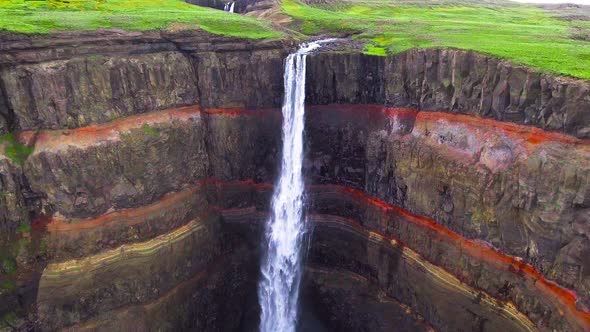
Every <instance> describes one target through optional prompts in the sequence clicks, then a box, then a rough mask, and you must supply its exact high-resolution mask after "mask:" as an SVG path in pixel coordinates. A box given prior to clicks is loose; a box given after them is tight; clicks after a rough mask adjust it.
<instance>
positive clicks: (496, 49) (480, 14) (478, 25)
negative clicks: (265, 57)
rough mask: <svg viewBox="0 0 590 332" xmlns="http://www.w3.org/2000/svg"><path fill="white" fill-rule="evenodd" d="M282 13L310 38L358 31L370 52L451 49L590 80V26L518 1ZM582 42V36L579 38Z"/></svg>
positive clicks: (288, 9)
mask: <svg viewBox="0 0 590 332" xmlns="http://www.w3.org/2000/svg"><path fill="white" fill-rule="evenodd" d="M282 7H283V10H284V11H285V13H287V14H288V15H289V16H291V17H293V18H294V19H295V20H296V21H297V22H299V23H298V24H299V29H300V31H301V32H303V33H305V34H309V35H312V34H319V33H355V34H356V35H355V38H358V39H361V40H365V41H366V42H367V43H366V48H365V52H367V53H369V54H374V55H386V54H391V53H397V52H402V51H404V50H407V49H410V48H427V47H449V48H458V49H465V50H475V51H478V52H482V53H486V54H490V55H494V56H497V57H500V58H504V59H509V60H511V61H513V62H516V63H521V64H525V65H528V66H532V67H536V68H539V69H542V70H545V71H549V72H554V73H559V74H566V75H570V76H575V77H580V78H585V79H590V41H589V40H590V39H586V40H584V39H585V38H583V36H584V33H587V32H588V31H590V21H582V20H579V21H575V20H572V21H567V20H562V19H558V18H557V17H555V16H554V15H552V14H551V13H549V12H548V11H545V10H544V9H542V8H539V7H535V6H531V5H524V4H518V3H512V2H484V1H480V2H476V1H463V2H444V1H403V0H402V1H385V0H383V1H378V0H363V1H339V2H333V3H331V4H330V3H329V4H322V5H315V6H314V5H311V6H310V5H305V4H303V3H301V2H297V1H295V0H284V1H283V4H282ZM580 37H582V38H580Z"/></svg>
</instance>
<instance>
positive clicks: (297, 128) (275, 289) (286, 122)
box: [258, 39, 330, 332]
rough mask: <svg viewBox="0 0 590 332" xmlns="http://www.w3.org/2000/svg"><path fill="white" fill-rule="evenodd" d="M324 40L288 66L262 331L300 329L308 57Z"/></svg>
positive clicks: (265, 266) (290, 59) (268, 230)
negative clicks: (298, 316)
mask: <svg viewBox="0 0 590 332" xmlns="http://www.w3.org/2000/svg"><path fill="white" fill-rule="evenodd" d="M327 41H330V39H328V40H321V41H317V42H312V43H309V44H303V45H302V46H301V47H300V48H299V50H298V51H297V52H295V53H293V54H290V55H289V56H288V57H287V60H286V62H285V74H284V75H285V76H284V85H285V97H284V100H283V110H282V111H283V159H282V163H281V173H280V178H279V181H278V183H277V186H276V187H275V191H274V194H273V198H272V214H271V217H270V219H269V220H268V223H267V226H266V233H265V235H266V248H265V249H266V252H265V254H266V255H265V257H264V258H263V261H262V267H261V272H262V277H261V280H260V283H259V287H258V298H259V301H260V307H261V309H262V315H261V319H260V331H261V332H279V331H280V332H292V331H295V328H296V325H297V309H298V308H297V305H298V298H299V283H300V281H301V269H302V264H301V260H302V242H303V236H304V233H305V225H304V221H303V194H304V193H303V190H304V183H303V177H302V175H301V171H302V164H303V127H304V123H303V120H304V113H305V108H304V101H305V58H306V56H307V54H308V53H309V52H311V51H313V50H315V49H317V48H319V47H320V44H321V43H324V42H327Z"/></svg>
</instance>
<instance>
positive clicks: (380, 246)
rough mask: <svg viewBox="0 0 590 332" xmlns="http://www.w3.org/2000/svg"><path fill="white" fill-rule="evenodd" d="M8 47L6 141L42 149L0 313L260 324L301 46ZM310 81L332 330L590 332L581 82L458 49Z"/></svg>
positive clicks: (318, 220)
mask: <svg viewBox="0 0 590 332" xmlns="http://www.w3.org/2000/svg"><path fill="white" fill-rule="evenodd" d="M2 40H3V42H2V44H1V45H2V46H0V87H1V89H0V91H1V92H2V93H1V94H0V113H1V114H2V115H3V122H2V123H3V126H2V128H3V129H2V130H3V132H6V131H11V132H14V133H15V134H17V135H16V136H17V138H18V140H19V141H20V142H21V143H22V144H26V145H29V146H31V147H34V151H33V152H32V153H31V154H30V155H27V156H25V157H24V158H22V160H15V159H14V156H12V155H10V154H9V153H5V156H4V157H3V158H2V160H1V163H0V176H1V181H0V182H1V185H2V188H3V191H4V192H6V194H4V195H2V196H0V203H1V204H0V206H1V208H0V212H1V213H0V218H2V219H1V220H0V221H1V222H0V225H2V229H3V230H10V232H16V235H15V237H13V238H11V239H10V240H9V241H8V243H7V245H8V246H9V247H11V249H10V250H7V251H4V249H3V251H2V254H3V255H1V256H2V257H0V259H2V272H3V274H1V275H0V284H1V285H3V287H4V285H5V283H4V281H6V280H11V279H15V278H16V280H17V283H16V288H14V287H12V288H11V290H8V288H6V289H5V288H3V291H2V292H1V293H0V298H1V299H2V301H0V304H1V305H0V311H1V312H2V313H3V315H0V316H1V317H0V318H3V319H4V318H5V317H8V316H10V314H12V310H14V308H15V307H22V309H20V310H21V311H20V312H19V313H18V314H19V315H22V314H23V313H24V314H29V315H30V316H31V319H30V320H29V321H30V324H31V326H33V327H34V328H38V329H46V330H53V329H74V330H79V329H85V330H109V329H112V328H113V327H118V326H134V325H133V324H138V325H137V326H138V327H141V328H143V329H146V330H148V329H150V328H151V329H154V330H155V329H162V330H178V329H198V330H220V329H221V330H235V329H244V328H246V329H247V328H248V326H249V327H251V326H253V323H252V321H251V319H250V318H248V317H249V315H250V316H251V315H253V316H256V311H257V310H258V309H257V307H256V302H255V287H256V286H255V285H256V279H257V270H256V267H257V266H258V262H257V259H258V255H259V253H258V244H259V241H260V238H261V237H260V231H261V224H262V222H263V221H264V220H265V218H266V216H267V211H268V204H269V202H270V194H271V192H272V188H271V187H270V185H269V183H272V182H273V180H274V177H275V173H276V169H277V166H278V165H277V161H278V154H279V153H280V151H279V146H280V142H279V139H280V122H281V118H280V112H279V111H278V109H276V107H278V106H279V105H280V102H281V95H282V59H283V57H284V55H285V54H286V53H287V52H288V47H289V42H283V41H260V42H252V41H244V40H242V41H240V40H235V39H229V38H224V37H213V36H210V35H208V34H205V33H202V32H187V31H178V32H173V31H168V32H149V33H148V32H146V33H128V32H113V31H107V32H102V33H98V34H97V33H88V34H69V33H64V34H60V35H56V36H50V37H22V36H2ZM95 54H100V56H96V55H95ZM309 66H310V70H309V71H308V75H309V77H308V82H309V84H308V91H307V97H308V101H310V102H312V103H314V104H328V105H321V106H313V107H309V108H308V116H307V123H306V128H307V137H306V149H307V152H308V154H307V159H306V163H305V174H306V175H307V177H308V180H309V184H310V189H309V190H310V201H309V206H310V211H309V213H310V222H311V224H313V225H315V227H314V232H313V237H312V239H311V244H310V249H311V251H310V255H309V263H310V266H309V269H308V273H307V279H306V280H307V281H306V285H307V288H306V292H307V293H310V294H316V295H321V298H318V299H317V301H319V302H318V303H316V307H318V308H322V307H324V311H322V310H320V309H318V312H320V311H321V312H322V313H321V314H320V316H321V318H322V319H324V323H325V324H327V325H328V326H331V327H332V328H335V329H338V328H347V329H352V330H359V329H361V328H360V326H367V325H366V324H375V325H371V326H372V327H374V329H375V330H390V329H389V327H391V326H393V325H398V326H402V325H403V326H407V327H408V328H411V329H415V330H431V329H436V330H456V329H458V328H461V327H464V326H469V327H470V329H475V330H484V331H485V330H502V329H505V330H510V331H512V330H514V331H527V330H545V331H550V330H551V331H553V330H556V331H584V330H587V329H589V327H590V320H589V315H588V311H587V310H586V306H587V305H588V304H589V298H590V286H589V285H590V284H589V282H590V281H589V280H590V279H588V278H587V276H586V274H585V271H586V270H588V262H586V256H587V251H588V248H590V246H589V244H588V243H587V242H588V240H587V224H588V221H589V220H588V216H589V215H590V209H589V206H590V205H589V204H590V198H589V197H588V196H589V195H590V192H589V186H590V180H589V176H590V172H589V168H590V165H588V160H590V158H589V155H590V150H589V148H588V146H590V145H589V144H588V141H587V140H585V138H587V137H588V135H589V134H588V128H589V127H588V126H589V125H588V123H589V121H588V120H589V118H588V114H589V113H588V109H589V106H588V105H589V102H588V88H587V83H586V82H582V81H577V80H573V79H566V78H555V77H551V76H549V75H546V74H541V73H537V72H535V71H532V70H530V69H526V68H521V67H518V66H512V65H510V64H508V63H506V62H502V61H497V60H494V59H491V58H488V57H485V56H482V55H477V54H474V53H471V52H463V51H456V50H448V51H440V50H421V51H408V52H406V53H404V54H400V55H396V56H391V57H384V58H377V57H368V56H364V55H360V54H350V53H330V54H319V55H315V56H311V57H310V58H309ZM355 73H356V74H355ZM334 103H337V104H334ZM338 104H339V105H338ZM367 104H372V105H367ZM376 104H377V105H376ZM379 105H396V106H412V107H414V108H419V109H420V110H421V111H417V110H415V109H399V108H389V107H385V106H379ZM424 111H429V112H424ZM453 113H461V114H453ZM484 118H488V119H484ZM498 120H500V121H498ZM514 123H518V124H514ZM522 124H526V125H522ZM535 127H536V128H535ZM539 128H542V129H539ZM564 133H565V134H564ZM3 144H6V143H3ZM5 147H6V145H5ZM236 180H248V181H246V182H233V181H236ZM263 183H265V184H263ZM29 216H32V217H33V220H34V222H32V223H30V222H29V219H28V217H29ZM13 244H18V246H15V248H12V245H13ZM2 248H5V247H2ZM13 249H14V250H13ZM5 253H9V255H5ZM12 255H13V256H12ZM4 256H7V257H4ZM6 262H8V263H6ZM15 265H16V269H15V268H14V267H15ZM15 271H16V272H15ZM330 279H333V280H334V282H332V283H330V282H329V280H330ZM348 283H351V285H355V286H354V287H352V288H351V286H347V284H348ZM6 290H8V291H6ZM353 290H354V291H353ZM75 294H83V296H78V295H75ZM343 298H345V299H347V300H348V301H350V303H354V304H355V305H354V306H351V307H345V306H343V305H340V306H339V305H335V303H342V302H343V301H342V299H343ZM322 301H323V302H322ZM326 303H332V304H333V305H332V306H329V307H327V306H326V305H325V304H326ZM171 307H174V308H176V309H177V310H171ZM367 308H371V310H368V309H367ZM363 310H364V311H363ZM228 312H235V313H236V314H235V316H232V319H225V317H227V313H228ZM383 312H387V313H394V314H391V315H390V316H387V317H384V314H383ZM4 313H6V314H4ZM354 313H357V314H358V315H354ZM351 314H352V315H351ZM7 315H8V316H7ZM345 316H348V317H350V318H349V319H344V318H342V317H345ZM10 317H12V316H10ZM362 317H371V318H367V319H368V320H370V322H368V321H367V320H364V319H365V318H362ZM249 320H250V321H249ZM7 322H8V323H9V324H10V325H15V326H16V325H18V326H19V327H21V328H26V324H23V323H22V320H17V321H16V322H15V321H14V320H10V321H7ZM339 324H340V325H339ZM254 325H255V324H254Z"/></svg>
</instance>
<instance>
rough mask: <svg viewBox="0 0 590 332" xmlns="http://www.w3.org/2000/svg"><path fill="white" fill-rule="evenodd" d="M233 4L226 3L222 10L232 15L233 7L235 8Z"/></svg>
mask: <svg viewBox="0 0 590 332" xmlns="http://www.w3.org/2000/svg"><path fill="white" fill-rule="evenodd" d="M235 4H236V3H235V2H227V3H226V4H225V5H224V6H223V10H224V11H226V12H230V13H233V12H234V6H235Z"/></svg>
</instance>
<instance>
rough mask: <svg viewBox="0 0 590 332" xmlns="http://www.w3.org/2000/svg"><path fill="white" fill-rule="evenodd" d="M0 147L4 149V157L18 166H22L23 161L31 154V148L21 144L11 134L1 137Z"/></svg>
mask: <svg viewBox="0 0 590 332" xmlns="http://www.w3.org/2000/svg"><path fill="white" fill-rule="evenodd" d="M0 146H3V147H4V155H5V156H7V157H8V158H9V159H10V160H12V161H13V162H15V163H17V164H19V165H22V164H24V162H25V159H27V157H28V156H29V155H30V154H31V153H33V148H32V147H29V146H26V145H24V144H21V143H20V142H19V141H18V140H17V139H16V137H15V136H14V134H13V133H9V134H4V135H1V136H0Z"/></svg>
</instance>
